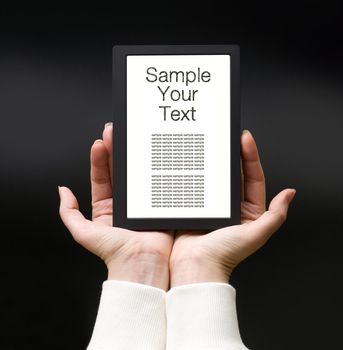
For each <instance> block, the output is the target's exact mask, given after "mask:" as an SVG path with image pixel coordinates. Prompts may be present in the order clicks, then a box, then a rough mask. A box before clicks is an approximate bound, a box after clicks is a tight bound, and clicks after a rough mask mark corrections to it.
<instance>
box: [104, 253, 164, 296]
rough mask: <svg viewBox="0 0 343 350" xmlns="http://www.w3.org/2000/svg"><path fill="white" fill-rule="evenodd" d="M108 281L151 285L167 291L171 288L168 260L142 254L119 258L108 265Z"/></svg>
mask: <svg viewBox="0 0 343 350" xmlns="http://www.w3.org/2000/svg"><path fill="white" fill-rule="evenodd" d="M106 265H107V270H108V277H107V279H108V280H118V281H127V282H134V283H140V284H145V285H149V286H152V287H156V288H160V289H162V290H165V291H167V290H168V288H169V266H168V259H165V258H163V257H161V256H159V255H157V254H151V253H140V254H138V255H135V256H127V257H117V258H116V259H112V260H110V261H109V262H107V263H106Z"/></svg>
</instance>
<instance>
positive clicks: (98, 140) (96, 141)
mask: <svg viewBox="0 0 343 350" xmlns="http://www.w3.org/2000/svg"><path fill="white" fill-rule="evenodd" d="M99 142H103V141H102V140H101V139H97V140H95V141H94V143H93V144H96V143H99Z"/></svg>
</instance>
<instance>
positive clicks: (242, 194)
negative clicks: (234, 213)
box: [240, 157, 244, 202]
mask: <svg viewBox="0 0 343 350" xmlns="http://www.w3.org/2000/svg"><path fill="white" fill-rule="evenodd" d="M240 169H241V182H240V186H241V202H243V201H244V174H243V163H242V157H241V158H240Z"/></svg>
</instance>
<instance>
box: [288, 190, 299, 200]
mask: <svg viewBox="0 0 343 350" xmlns="http://www.w3.org/2000/svg"><path fill="white" fill-rule="evenodd" d="M291 190H292V194H291V196H290V199H289V200H290V201H292V200H293V198H294V196H295V194H296V193H297V190H296V189H295V188H291Z"/></svg>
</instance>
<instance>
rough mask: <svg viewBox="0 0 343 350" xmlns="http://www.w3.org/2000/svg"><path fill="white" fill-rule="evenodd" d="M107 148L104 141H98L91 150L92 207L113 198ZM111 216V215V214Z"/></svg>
mask: <svg viewBox="0 0 343 350" xmlns="http://www.w3.org/2000/svg"><path fill="white" fill-rule="evenodd" d="M108 157H109V154H108V152H107V148H106V146H105V144H104V142H103V141H102V140H96V141H95V142H94V144H93V146H92V148H91V155H90V158H91V187H92V205H94V204H95V203H97V202H99V201H102V200H104V199H108V198H112V185H111V177H110V171H109V168H108ZM109 214H111V213H109Z"/></svg>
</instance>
